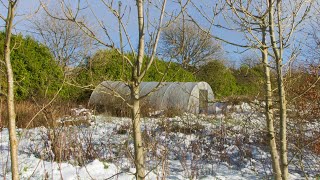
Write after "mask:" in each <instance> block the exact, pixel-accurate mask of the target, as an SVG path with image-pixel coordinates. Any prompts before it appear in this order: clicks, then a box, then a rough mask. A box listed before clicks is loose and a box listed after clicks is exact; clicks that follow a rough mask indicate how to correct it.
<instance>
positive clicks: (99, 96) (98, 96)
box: [89, 81, 214, 114]
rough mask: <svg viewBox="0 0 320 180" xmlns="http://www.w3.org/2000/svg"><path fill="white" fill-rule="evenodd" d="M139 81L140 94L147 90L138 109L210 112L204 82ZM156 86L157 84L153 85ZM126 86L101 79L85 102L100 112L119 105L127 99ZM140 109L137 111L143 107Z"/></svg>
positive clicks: (208, 90)
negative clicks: (87, 101) (140, 107)
mask: <svg viewBox="0 0 320 180" xmlns="http://www.w3.org/2000/svg"><path fill="white" fill-rule="evenodd" d="M158 84H159V82H142V83H141V84H140V96H144V95H146V94H148V93H150V92H151V91H152V92H151V93H150V94H149V95H148V96H146V98H144V99H143V100H142V103H141V104H143V106H142V108H144V109H146V108H148V109H151V110H153V111H154V112H161V111H165V110H179V111H181V112H189V113H194V114H198V113H209V114H210V113H213V112H214V104H213V100H214V94H213V92H212V89H211V87H210V85H209V84H208V83H206V82H161V83H160V85H159V86H158ZM157 86H158V87H157ZM129 99H130V89H129V87H128V86H127V85H126V84H125V83H124V82H120V81H104V82H102V83H101V84H99V85H98V86H97V87H96V88H95V90H94V91H93V93H92V94H91V97H90V100H89V104H90V105H92V106H95V107H99V109H103V110H104V111H110V109H112V108H115V107H123V106H126V105H125V104H126V103H128V102H129ZM144 109H141V110H144Z"/></svg>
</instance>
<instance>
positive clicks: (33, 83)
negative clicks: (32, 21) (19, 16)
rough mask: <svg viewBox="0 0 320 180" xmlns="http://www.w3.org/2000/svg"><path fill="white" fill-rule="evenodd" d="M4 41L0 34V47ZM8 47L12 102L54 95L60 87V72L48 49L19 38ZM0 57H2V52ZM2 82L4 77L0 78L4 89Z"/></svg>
mask: <svg viewBox="0 0 320 180" xmlns="http://www.w3.org/2000/svg"><path fill="white" fill-rule="evenodd" d="M4 37H5V34H4V33H3V32H2V33H0V45H3V43H4V42H3V41H4ZM12 47H14V48H13V51H12V53H11V62H12V67H13V73H14V80H15V83H16V85H15V98H16V99H17V100H25V99H28V98H30V97H31V96H34V97H36V96H37V97H39V98H43V97H50V96H52V95H53V94H55V93H56V92H57V90H58V89H59V87H60V86H61V84H62V79H63V72H62V70H61V69H60V68H59V66H58V64H57V63H56V62H55V61H54V59H53V56H52V55H51V53H50V51H49V50H48V48H47V47H46V46H44V45H42V44H41V43H39V42H37V41H36V40H34V39H33V38H31V37H29V36H28V37H22V36H21V35H15V36H13V37H12ZM0 57H3V52H2V51H0ZM1 59H3V58H1ZM3 70H4V69H2V71H3ZM1 74H2V73H1ZM4 79H5V77H4V76H2V77H1V78H0V81H1V82H0V83H1V84H2V85H3V87H5V86H6V83H5V80H4ZM4 89H5V88H4Z"/></svg>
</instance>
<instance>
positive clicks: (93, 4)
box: [0, 0, 252, 63]
mask: <svg viewBox="0 0 320 180" xmlns="http://www.w3.org/2000/svg"><path fill="white" fill-rule="evenodd" d="M44 1H45V2H49V4H51V6H49V7H51V8H52V7H53V6H52V4H56V2H57V1H53V0H51V1H48V0H44ZM66 1H67V2H69V3H70V5H71V6H75V4H76V2H77V1H76V0H66ZM83 2H84V3H83V4H82V7H86V9H84V10H82V12H81V15H82V16H84V17H85V19H86V20H87V22H89V24H90V26H91V27H93V29H95V30H96V31H97V34H98V35H99V36H100V38H101V39H103V40H105V41H106V42H108V41H107V36H105V35H104V34H103V33H102V32H103V31H102V29H101V28H99V26H98V25H97V24H98V22H97V21H96V20H95V18H94V15H93V13H92V12H94V13H95V15H96V16H97V17H98V19H99V20H100V21H101V22H103V24H105V25H106V27H107V28H108V31H109V33H110V36H111V38H112V39H113V41H114V42H115V44H116V45H118V46H119V36H118V23H117V20H116V19H115V17H114V16H113V15H112V13H111V12H110V11H109V10H108V9H107V8H106V6H105V5H103V3H101V1H100V0H87V1H83ZM87 2H89V3H90V6H87V5H86V3H87ZM154 2H155V1H154ZM212 2H213V1H206V0H201V1H197V3H199V4H197V5H199V7H200V5H201V6H202V7H204V6H206V4H205V3H207V6H209V5H210V3H212ZM201 3H202V4H201ZM122 4H123V5H122V7H123V9H124V8H125V7H127V9H126V10H127V11H126V12H127V13H126V15H125V16H124V17H123V19H125V22H126V26H127V30H128V33H129V36H130V38H131V42H132V44H133V45H134V46H137V39H138V33H137V32H138V31H137V21H136V19H137V13H136V12H137V10H136V7H135V1H133V0H122ZM212 4H213V3H212ZM56 5H57V4H56ZM88 7H90V8H91V9H90V8H88ZM113 7H114V8H116V9H117V8H118V3H117V1H115V3H114V5H113ZM177 7H178V6H177V5H176V4H173V3H168V4H167V10H168V12H175V10H176V9H177ZM38 8H39V0H20V3H19V6H18V9H17V14H18V15H19V16H17V17H16V19H15V22H16V23H17V24H16V26H15V28H16V29H15V33H20V32H21V33H23V34H30V35H33V36H36V34H33V33H32V32H33V30H32V29H31V28H30V27H31V26H30V21H32V19H33V18H37V17H38V16H39V15H40V14H41V10H40V11H39V12H38V13H37V14H35V12H36V10H37V9H38ZM206 8H207V9H206V10H205V11H206V12H205V13H206V14H210V13H211V11H210V10H211V9H209V8H208V7H206ZM91 10H92V11H91ZM187 10H188V12H189V14H191V15H192V16H193V17H194V18H195V19H196V20H197V21H198V23H199V24H200V25H202V26H203V27H204V28H208V23H207V21H206V20H205V19H204V18H202V17H201V15H200V14H199V13H198V12H197V11H195V10H193V9H192V6H189V7H188V8H187ZM0 12H1V14H2V15H5V13H6V12H5V9H4V8H3V6H0ZM129 12H130V13H129ZM152 12H153V13H152V14H151V15H150V17H151V21H157V20H158V19H159V16H158V15H159V13H158V12H159V11H156V10H154V9H153V11H152ZM20 15H21V16H20ZM210 16H211V15H210ZM211 17H212V16H211ZM219 21H220V22H219ZM217 22H219V23H220V24H224V23H225V22H224V20H223V19H222V18H219V19H217ZM3 25H4V24H3V22H1V23H0V26H1V28H2V29H3ZM211 33H212V34H214V35H216V36H219V37H221V38H224V39H226V40H228V41H231V42H235V43H240V44H245V43H246V41H245V39H244V36H243V34H242V33H236V32H234V31H227V30H225V29H218V28H214V29H212V31H211ZM126 49H129V48H128V46H127V47H126ZM223 49H224V50H225V51H226V54H225V57H226V59H227V60H229V61H231V62H236V63H239V60H240V59H241V58H242V57H243V56H248V55H249V56H250V55H251V54H252V52H245V53H244V54H239V53H236V52H239V51H240V52H242V51H244V49H241V48H237V47H234V46H232V45H227V44H223Z"/></svg>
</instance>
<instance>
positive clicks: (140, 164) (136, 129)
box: [131, 84, 145, 179]
mask: <svg viewBox="0 0 320 180" xmlns="http://www.w3.org/2000/svg"><path fill="white" fill-rule="evenodd" d="M139 86H140V85H135V84H133V85H132V87H131V100H132V124H133V139H134V154H135V156H134V157H135V166H136V179H144V177H145V163H144V152H143V141H142V136H141V125H140V124H141V123H140V100H139V93H140V87H139Z"/></svg>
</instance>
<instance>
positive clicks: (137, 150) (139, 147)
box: [130, 0, 145, 179]
mask: <svg viewBox="0 0 320 180" xmlns="http://www.w3.org/2000/svg"><path fill="white" fill-rule="evenodd" d="M136 3H137V9H138V27H139V46H138V57H137V60H136V64H134V66H133V67H132V82H131V87H130V90H131V103H132V117H131V118H132V125H133V141H134V154H135V156H134V157H135V166H136V179H144V178H145V163H144V153H143V142H142V135H141V126H140V82H141V79H140V78H138V77H139V76H140V74H141V68H142V63H143V57H144V43H145V42H144V37H145V34H144V12H143V0H137V1H136Z"/></svg>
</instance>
